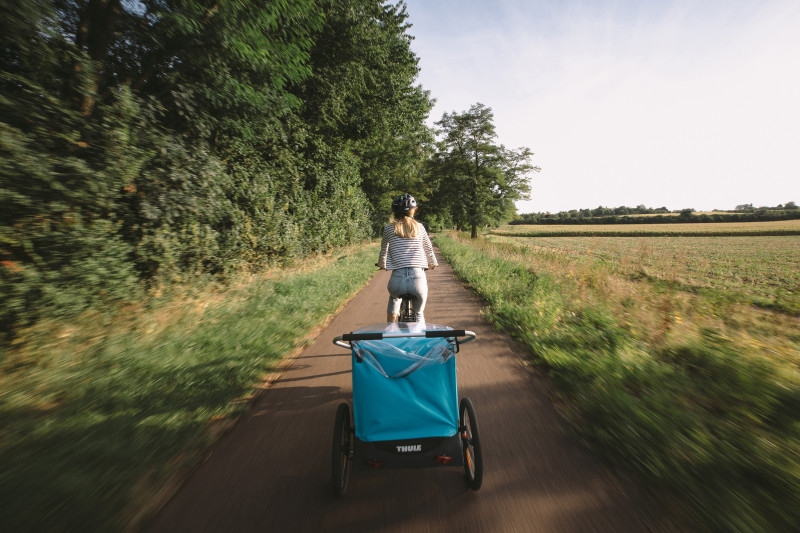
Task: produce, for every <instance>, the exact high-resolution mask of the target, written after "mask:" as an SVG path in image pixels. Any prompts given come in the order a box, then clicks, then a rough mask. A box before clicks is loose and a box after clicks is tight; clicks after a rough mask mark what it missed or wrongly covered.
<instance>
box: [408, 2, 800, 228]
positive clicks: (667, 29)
mask: <svg viewBox="0 0 800 533" xmlns="http://www.w3.org/2000/svg"><path fill="white" fill-rule="evenodd" d="M406 4H407V12H408V14H409V20H408V22H409V23H410V24H412V27H411V28H410V29H409V30H408V33H409V34H410V35H412V36H414V40H413V42H412V50H413V51H414V53H415V54H416V55H417V56H418V57H419V61H420V63H419V64H420V68H421V72H420V75H419V77H418V80H417V81H418V83H419V84H421V85H422V86H423V88H425V89H427V90H429V91H430V92H431V96H432V97H433V98H434V99H435V100H436V105H435V107H434V109H433V111H432V112H431V116H430V119H429V123H430V124H431V125H433V123H434V122H435V121H436V120H439V119H440V118H441V117H442V114H443V113H445V112H448V113H449V112H463V111H466V110H467V109H469V107H470V106H471V105H473V104H475V103H477V102H480V103H482V104H484V105H486V106H488V107H491V108H492V110H493V112H494V118H495V121H494V123H495V126H496V130H497V134H498V139H497V142H498V143H499V144H503V145H505V146H506V147H508V148H519V147H522V146H526V147H528V148H530V149H531V150H532V151H533V152H534V154H535V155H534V157H533V160H532V162H533V163H534V164H535V165H538V166H540V167H541V172H538V173H534V174H532V175H531V188H532V191H531V198H530V200H527V201H520V202H517V210H518V211H519V212H520V213H533V212H558V211H567V210H570V209H583V208H595V207H598V206H601V205H602V206H605V207H618V206H622V205H625V206H631V207H633V206H637V205H641V204H643V205H645V206H647V207H667V208H668V209H670V210H679V209H684V208H694V209H696V210H697V211H710V210H712V209H734V208H735V207H736V206H737V205H740V204H753V205H755V206H757V207H758V206H776V205H779V204H785V203H787V202H789V201H794V202H796V203H800V1H798V0H639V1H634V0H618V1H614V0H549V1H544V0H484V1H481V0H461V1H455V0H406Z"/></svg>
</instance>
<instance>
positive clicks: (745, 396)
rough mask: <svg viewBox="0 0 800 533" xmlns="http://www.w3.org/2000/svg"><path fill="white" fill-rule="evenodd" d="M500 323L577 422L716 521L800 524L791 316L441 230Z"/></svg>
mask: <svg viewBox="0 0 800 533" xmlns="http://www.w3.org/2000/svg"><path fill="white" fill-rule="evenodd" d="M436 243H437V245H438V246H439V247H440V249H441V251H442V253H443V254H444V256H445V257H446V258H447V259H448V261H449V262H450V263H451V265H452V266H453V268H454V269H455V270H456V272H457V273H458V275H459V276H460V277H462V278H463V279H464V280H465V281H466V282H467V283H468V284H469V285H470V286H471V287H472V288H473V289H474V290H475V291H476V292H478V293H479V294H480V295H481V296H482V297H483V298H484V299H485V300H486V302H487V309H486V311H485V314H486V316H487V318H488V319H489V320H491V321H492V322H493V323H494V324H495V325H496V327H498V329H500V330H501V331H504V332H507V333H510V334H512V335H513V336H514V337H516V338H517V339H518V340H520V341H521V342H523V343H524V344H525V345H527V346H528V347H529V349H530V350H531V352H532V354H534V356H535V361H536V362H538V363H539V364H540V365H541V366H542V367H543V368H545V369H546V370H547V372H548V374H549V375H550V376H551V378H552V380H553V383H554V384H555V385H556V387H557V390H558V391H559V395H560V400H561V401H560V404H561V405H562V406H563V410H564V414H565V416H566V417H567V419H568V420H569V421H570V422H571V426H572V427H573V428H574V431H576V432H577V433H579V434H580V435H582V436H583V437H584V438H585V439H586V440H587V442H588V443H589V444H590V445H591V446H592V447H593V448H594V449H595V450H597V451H598V452H599V453H600V454H602V455H603V456H604V457H605V458H606V459H607V460H608V461H609V462H611V463H613V464H615V465H617V467H619V468H622V469H626V470H629V471H634V472H635V473H636V475H637V476H639V477H640V478H641V479H642V480H644V481H645V483H646V484H648V485H649V486H651V487H652V489H653V491H654V492H655V493H658V494H660V495H665V494H668V495H670V497H669V498H664V501H665V502H667V503H666V505H667V506H668V508H669V509H670V511H672V512H673V513H674V514H675V515H679V514H680V515H684V514H688V515H689V517H690V520H692V521H695V522H697V523H698V524H701V525H702V527H704V528H706V529H708V530H717V531H764V532H767V531H790V530H793V529H794V528H796V526H797V524H798V523H800V507H799V506H798V505H797V502H798V501H800V453H799V452H800V334H799V333H798V325H800V324H798V320H797V318H794V317H789V316H786V315H779V314H775V313H768V312H765V311H761V310H753V309H752V308H749V307H747V306H742V305H741V304H737V303H735V302H733V303H730V302H725V301H717V300H714V299H711V300H709V299H707V298H705V297H704V296H702V295H696V294H686V293H683V292H682V291H678V290H674V289H672V288H670V287H665V286H664V285H662V284H652V283H650V282H649V281H648V280H639V281H633V280H630V279H625V278H619V277H618V276H616V275H615V273H614V270H613V269H611V268H608V267H607V266H606V265H604V264H603V263H599V262H597V263H594V262H593V263H586V264H577V265H576V264H575V263H574V262H573V261H571V260H570V259H569V258H568V257H565V256H564V254H559V253H555V252H552V251H546V250H545V251H543V252H539V253H537V252H536V251H534V250H532V249H530V248H528V247H525V246H514V245H511V244H507V243H506V244H502V243H492V242H490V241H487V240H485V239H476V240H469V239H466V238H462V237H460V236H453V235H451V236H449V237H448V236H442V235H440V236H437V237H436Z"/></svg>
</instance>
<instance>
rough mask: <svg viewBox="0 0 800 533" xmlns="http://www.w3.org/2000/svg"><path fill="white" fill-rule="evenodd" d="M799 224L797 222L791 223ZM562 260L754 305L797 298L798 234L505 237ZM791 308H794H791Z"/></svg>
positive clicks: (799, 269)
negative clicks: (723, 294) (730, 296)
mask: <svg viewBox="0 0 800 533" xmlns="http://www.w3.org/2000/svg"><path fill="white" fill-rule="evenodd" d="M792 222H800V221H792ZM489 239H490V240H491V241H494V242H508V243H514V244H517V245H524V246H526V247H529V248H531V249H532V250H535V251H537V252H539V253H544V254H557V255H562V256H563V259H562V261H572V262H575V263H576V264H581V265H591V264H595V263H597V264H602V265H603V266H605V267H607V268H610V269H611V270H613V271H614V272H615V273H616V274H618V275H624V276H627V277H629V278H640V277H646V278H649V279H653V280H662V281H666V282H670V283H673V284H675V285H676V286H678V287H683V288H684V289H686V290H695V289H713V290H718V291H725V292H727V293H731V294H734V295H738V296H739V297H741V298H742V299H745V300H747V301H750V302H751V303H756V304H759V305H769V303H770V302H776V301H777V302H783V301H786V300H791V299H794V300H795V301H797V300H798V299H800V237H798V236H774V237H763V236H752V237H741V236H736V237H705V236H703V237H649V236H647V235H642V236H641V237H633V238H620V237H611V236H603V237H574V236H570V237H506V236H500V235H491V236H489ZM795 311H800V309H796V310H795Z"/></svg>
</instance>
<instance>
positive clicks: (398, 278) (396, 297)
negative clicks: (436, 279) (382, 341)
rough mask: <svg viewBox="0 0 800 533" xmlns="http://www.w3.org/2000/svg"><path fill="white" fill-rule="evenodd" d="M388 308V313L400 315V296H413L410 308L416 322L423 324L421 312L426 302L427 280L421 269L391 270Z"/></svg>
mask: <svg viewBox="0 0 800 533" xmlns="http://www.w3.org/2000/svg"><path fill="white" fill-rule="evenodd" d="M386 288H387V289H389V306H388V308H387V312H388V313H392V314H394V315H398V314H400V302H401V300H400V296H402V295H403V294H413V295H415V296H416V298H414V299H413V300H412V301H411V306H412V307H413V308H414V311H416V313H417V320H418V321H419V322H424V321H425V319H424V317H423V316H422V312H423V310H424V309H425V302H426V301H427V300H428V280H427V279H426V278H425V270H424V269H422V268H398V269H395V270H392V275H391V276H390V277H389V284H388V285H387V287H386Z"/></svg>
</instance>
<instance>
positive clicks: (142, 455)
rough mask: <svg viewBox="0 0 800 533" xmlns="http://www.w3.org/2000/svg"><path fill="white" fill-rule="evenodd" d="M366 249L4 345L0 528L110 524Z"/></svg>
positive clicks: (283, 347) (194, 448)
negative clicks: (6, 349) (11, 348)
mask: <svg viewBox="0 0 800 533" xmlns="http://www.w3.org/2000/svg"><path fill="white" fill-rule="evenodd" d="M375 253H376V250H375V247H374V246H367V247H362V248H359V249H351V250H349V251H340V252H339V253H338V255H334V256H329V257H328V258H327V259H323V260H317V261H316V263H313V262H312V263H307V264H305V265H300V266H298V267H295V268H293V269H287V270H282V271H274V272H271V273H269V275H254V276H252V278H249V279H247V280H243V281H241V282H240V283H239V284H238V285H236V286H235V287H233V288H229V289H227V290H225V291H224V292H216V293H208V294H205V295H201V296H202V297H197V296H195V297H193V298H191V299H188V300H186V301H183V302H175V301H173V302H170V304H169V305H166V304H165V305H162V306H161V307H160V308H159V309H150V310H142V309H138V310H137V311H136V313H133V312H131V314H130V315H128V316H125V315H123V314H121V315H120V316H118V317H116V319H115V321H113V322H111V321H110V320H109V319H108V318H105V319H104V320H98V319H99V318H102V317H85V318H84V320H83V321H82V322H78V323H76V324H74V325H72V326H62V327H60V328H58V329H57V330H55V331H54V332H53V333H52V334H50V335H45V334H43V333H39V335H38V336H35V337H33V338H29V340H28V344H27V345H26V346H23V347H17V348H16V349H15V350H14V351H12V352H9V353H7V354H5V356H4V358H3V359H2V368H0V394H1V395H2V396H0V399H1V400H2V401H0V428H2V429H0V501H2V502H3V504H2V506H0V530H3V531H15V532H16V531H116V530H120V529H122V528H123V527H124V526H125V525H126V524H125V521H126V520H128V519H129V518H130V516H129V515H126V514H123V513H127V512H129V511H130V510H131V509H132V508H135V507H136V506H137V505H141V504H142V503H143V499H144V498H146V497H147V496H148V495H149V494H151V493H152V492H153V491H155V490H156V489H157V488H158V487H159V486H160V485H161V484H162V483H163V482H164V481H165V480H166V479H167V478H168V477H169V476H170V475H172V474H175V473H179V472H181V471H185V469H186V468H187V467H188V466H190V465H191V464H193V463H194V462H195V461H196V460H197V457H198V454H199V453H200V452H201V451H202V450H203V449H204V448H206V447H207V446H208V445H209V444H210V443H211V442H212V440H213V438H214V432H213V431H209V428H212V427H214V424H213V423H214V422H216V423H217V424H218V423H219V422H220V421H224V420H230V419H231V418H232V417H235V416H236V415H238V414H240V413H241V412H242V410H243V409H244V405H246V403H245V402H243V401H242V399H243V398H247V397H248V396H250V395H252V394H253V392H254V391H255V389H256V387H257V386H258V385H259V383H260V382H261V381H262V380H263V379H264V377H265V376H266V375H267V374H268V373H269V372H270V369H273V368H274V367H275V365H276V363H277V362H278V361H279V360H280V359H281V358H282V356H284V355H285V354H287V353H289V352H292V351H293V350H295V349H296V348H297V347H298V346H299V345H300V344H301V343H302V342H303V339H304V338H306V337H307V336H308V335H309V332H311V331H312V330H313V329H314V328H315V327H317V326H318V325H319V324H321V323H322V322H323V321H324V320H325V319H326V318H327V317H328V316H330V315H331V314H332V313H334V312H335V311H336V310H337V309H338V308H339V307H340V305H341V304H342V303H343V302H344V301H345V300H346V299H348V298H349V297H351V296H352V295H353V294H355V293H356V292H357V291H358V290H359V289H360V288H361V287H362V286H363V285H364V283H366V281H367V280H368V279H369V278H370V277H371V276H372V275H373V274H374V266H373V263H374V261H375ZM98 322H100V324H99V325H98V324H97V323H98ZM102 322H105V324H103V323H102Z"/></svg>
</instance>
